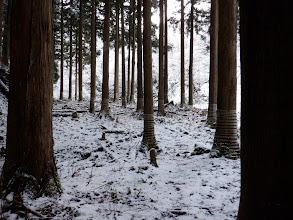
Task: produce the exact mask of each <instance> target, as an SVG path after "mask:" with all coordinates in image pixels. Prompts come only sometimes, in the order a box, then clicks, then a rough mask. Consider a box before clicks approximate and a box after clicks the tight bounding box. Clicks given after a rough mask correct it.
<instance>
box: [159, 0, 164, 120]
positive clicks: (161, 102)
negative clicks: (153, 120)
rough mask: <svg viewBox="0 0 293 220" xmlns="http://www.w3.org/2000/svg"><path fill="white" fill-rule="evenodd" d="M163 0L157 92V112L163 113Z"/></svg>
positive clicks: (161, 1)
mask: <svg viewBox="0 0 293 220" xmlns="http://www.w3.org/2000/svg"><path fill="white" fill-rule="evenodd" d="M163 3H164V2H163V0H160V30H159V94H158V114H159V115H164V114H165V110H164V48H163V44H164V38H163V37H164V36H163V33H164V21H163V20H164V16H163V15H164V12H163V10H164V7H163Z"/></svg>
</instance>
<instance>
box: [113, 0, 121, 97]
mask: <svg viewBox="0 0 293 220" xmlns="http://www.w3.org/2000/svg"><path fill="white" fill-rule="evenodd" d="M119 12H120V0H116V28H115V31H116V33H115V75H114V102H115V101H117V100H119Z"/></svg>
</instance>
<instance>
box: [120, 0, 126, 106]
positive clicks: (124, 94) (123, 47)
mask: <svg viewBox="0 0 293 220" xmlns="http://www.w3.org/2000/svg"><path fill="white" fill-rule="evenodd" d="M124 36H125V29H124V0H121V47H122V97H121V98H122V106H124V107H126V88H125V84H126V79H125V37H124Z"/></svg>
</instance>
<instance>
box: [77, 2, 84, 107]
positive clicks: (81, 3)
mask: <svg viewBox="0 0 293 220" xmlns="http://www.w3.org/2000/svg"><path fill="white" fill-rule="evenodd" d="M79 13H80V14H79V42H78V43H79V47H78V48H79V51H78V53H79V55H78V91H79V98H78V100H79V101H82V99H83V97H82V58H83V56H82V32H83V31H82V23H83V21H82V13H83V0H80V1H79Z"/></svg>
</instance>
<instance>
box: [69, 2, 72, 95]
mask: <svg viewBox="0 0 293 220" xmlns="http://www.w3.org/2000/svg"><path fill="white" fill-rule="evenodd" d="M70 7H73V0H70ZM69 22H70V23H69V87H68V88H69V95H68V99H72V65H73V61H72V59H73V58H72V57H73V54H72V44H73V42H72V41H73V40H72V38H73V34H72V28H73V27H72V26H73V21H72V18H71V17H70V18H69Z"/></svg>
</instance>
